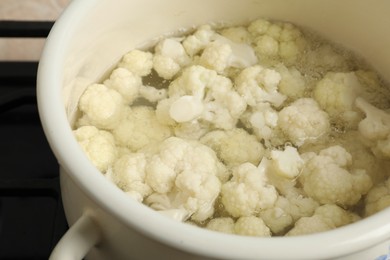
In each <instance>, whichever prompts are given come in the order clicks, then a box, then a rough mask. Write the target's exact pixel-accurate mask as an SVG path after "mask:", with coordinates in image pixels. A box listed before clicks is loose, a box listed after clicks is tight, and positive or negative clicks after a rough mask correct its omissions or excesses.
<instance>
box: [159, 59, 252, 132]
mask: <svg viewBox="0 0 390 260" xmlns="http://www.w3.org/2000/svg"><path fill="white" fill-rule="evenodd" d="M168 95H169V99H168V101H167V100H165V101H164V100H162V101H161V102H163V105H160V104H158V105H157V112H156V113H157V114H159V115H160V122H162V121H165V122H168V124H169V123H172V121H173V122H177V123H179V124H180V123H187V122H191V121H193V120H202V121H205V122H209V123H210V124H212V125H213V126H214V127H215V128H221V129H232V128H234V127H235V125H236V123H237V121H238V118H239V117H240V115H241V114H242V113H243V112H244V111H245V109H246V102H245V100H244V99H243V98H242V97H241V96H240V95H239V94H238V93H237V92H236V91H234V89H233V86H232V82H231V81H230V80H229V79H228V78H226V77H223V76H220V75H217V73H216V72H215V71H213V70H209V69H206V68H204V67H202V66H198V65H194V66H190V67H188V68H186V69H185V70H184V71H183V73H182V74H181V75H180V77H178V78H177V79H176V80H174V81H173V82H172V83H171V84H170V85H169V92H168Z"/></svg>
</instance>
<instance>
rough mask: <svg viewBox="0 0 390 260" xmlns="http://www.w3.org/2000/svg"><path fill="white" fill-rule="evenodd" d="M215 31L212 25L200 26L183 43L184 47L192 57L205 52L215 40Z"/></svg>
mask: <svg viewBox="0 0 390 260" xmlns="http://www.w3.org/2000/svg"><path fill="white" fill-rule="evenodd" d="M215 33H216V32H215V31H214V30H213V29H212V28H211V26H210V25H202V26H200V27H199V28H198V29H197V30H196V31H195V32H194V33H193V34H192V35H189V36H187V37H186V38H185V39H184V41H183V47H184V49H185V50H186V52H187V53H188V55H190V56H191V57H192V56H194V55H196V54H198V53H199V52H200V51H201V50H203V49H204V48H205V47H206V46H207V45H208V44H209V43H210V42H211V41H212V39H213V37H214V35H215Z"/></svg>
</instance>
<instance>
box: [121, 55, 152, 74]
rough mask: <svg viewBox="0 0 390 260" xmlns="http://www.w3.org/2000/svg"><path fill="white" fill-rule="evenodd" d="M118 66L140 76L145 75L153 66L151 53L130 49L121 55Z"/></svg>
mask: <svg viewBox="0 0 390 260" xmlns="http://www.w3.org/2000/svg"><path fill="white" fill-rule="evenodd" d="M118 67H120V68H125V69H127V70H129V71H131V72H132V73H134V74H135V75H138V76H141V77H143V76H146V75H148V74H150V72H151V71H152V68H153V54H152V53H150V52H147V51H141V50H136V49H135V50H131V51H130V52H128V53H126V54H125V55H124V56H123V58H122V60H121V61H120V62H119V64H118Z"/></svg>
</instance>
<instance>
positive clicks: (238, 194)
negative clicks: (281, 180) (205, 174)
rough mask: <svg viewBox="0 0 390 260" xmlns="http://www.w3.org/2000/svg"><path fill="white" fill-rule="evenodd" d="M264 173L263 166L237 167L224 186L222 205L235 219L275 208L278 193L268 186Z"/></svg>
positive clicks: (246, 164)
mask: <svg viewBox="0 0 390 260" xmlns="http://www.w3.org/2000/svg"><path fill="white" fill-rule="evenodd" d="M264 171H265V169H264V168H262V167H261V164H260V166H259V167H256V166H254V165H253V164H251V163H244V164H242V165H240V166H237V167H235V168H234V169H233V173H232V174H233V177H232V179H231V180H230V181H228V182H226V183H225V184H223V185H222V189H221V201H222V204H223V205H224V207H225V209H226V211H227V212H229V213H230V214H231V215H232V216H233V217H241V216H251V215H254V214H255V213H256V212H259V211H260V210H263V209H267V208H272V207H273V206H274V204H275V201H276V199H277V197H278V193H277V191H276V189H275V187H274V186H272V185H269V184H268V182H267V178H266V175H265V173H264Z"/></svg>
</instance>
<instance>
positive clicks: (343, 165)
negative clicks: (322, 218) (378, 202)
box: [299, 145, 372, 207]
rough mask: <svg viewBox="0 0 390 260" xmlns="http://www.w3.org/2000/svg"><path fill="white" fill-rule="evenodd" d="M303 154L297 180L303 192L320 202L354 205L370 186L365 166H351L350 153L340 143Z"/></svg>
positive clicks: (345, 205)
mask: <svg viewBox="0 0 390 260" xmlns="http://www.w3.org/2000/svg"><path fill="white" fill-rule="evenodd" d="M306 158H307V161H306V163H305V166H304V168H303V171H302V174H301V175H300V177H299V181H300V182H301V184H302V186H303V189H304V191H305V192H306V194H307V195H308V196H310V197H312V198H313V199H315V200H316V201H318V202H319V203H321V204H336V205H339V206H342V207H348V206H353V205H355V204H356V203H358V202H359V200H360V199H361V197H362V196H363V195H365V194H366V193H367V192H368V191H369V189H370V188H371V186H372V181H371V178H370V177H369V175H368V174H367V173H366V171H365V170H364V169H353V168H351V167H350V166H351V164H352V156H351V154H350V153H348V152H347V151H346V150H345V149H344V148H343V147H341V146H339V145H336V146H331V147H329V148H325V149H323V150H321V151H320V152H319V153H318V154H315V153H313V154H310V155H308V156H307V157H306Z"/></svg>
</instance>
